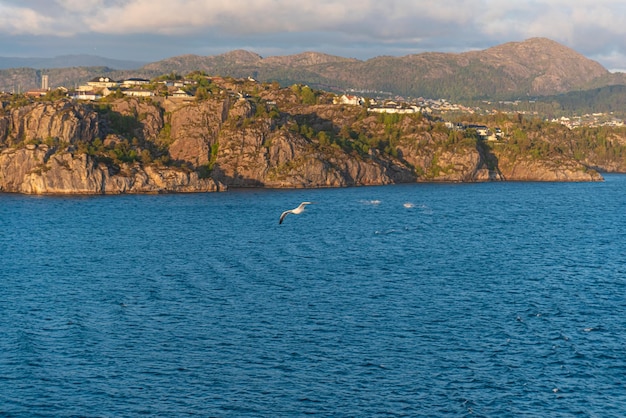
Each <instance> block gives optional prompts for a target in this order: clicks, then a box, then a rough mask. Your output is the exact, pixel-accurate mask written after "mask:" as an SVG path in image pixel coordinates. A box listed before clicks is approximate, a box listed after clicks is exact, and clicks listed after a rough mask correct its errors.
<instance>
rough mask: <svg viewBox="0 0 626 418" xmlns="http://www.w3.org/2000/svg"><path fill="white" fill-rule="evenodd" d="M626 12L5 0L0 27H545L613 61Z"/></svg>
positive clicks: (404, 44)
mask: <svg viewBox="0 0 626 418" xmlns="http://www.w3.org/2000/svg"><path fill="white" fill-rule="evenodd" d="M624 21H626V3H623V1H622V0H578V1H576V2H572V1H571V0H442V1H438V2H425V1H415V0H386V1H379V0H362V1H360V2H353V1H351V0H299V1H297V2H296V1H293V0H229V1H221V2H218V1H216V0H0V34H2V33H5V34H11V35H34V36H38V35H70V34H75V35H77V37H78V38H80V37H83V36H84V35H86V34H89V35H92V36H108V37H115V38H116V39H121V38H122V37H125V36H130V35H142V36H143V35H151V34H152V35H155V36H156V37H157V38H158V36H157V35H159V36H161V38H160V39H163V38H162V36H174V38H175V39H180V40H181V41H182V40H183V39H188V40H191V41H192V42H193V43H195V44H199V43H201V42H202V41H201V40H203V39H204V40H206V39H211V42H220V41H221V40H222V41H223V40H224V39H228V40H229V41H230V42H232V43H234V42H239V44H240V45H242V46H245V45H251V44H254V45H259V42H261V41H260V40H263V39H265V40H266V42H267V43H266V44H265V45H264V47H265V48H266V49H267V48H275V47H277V44H276V42H277V41H278V42H279V44H280V45H284V46H285V47H286V48H288V45H289V43H290V42H292V44H291V45H292V47H291V48H293V46H294V45H297V46H299V45H305V46H306V47H307V48H313V49H315V48H316V47H334V48H335V49H337V48H345V49H349V48H350V47H354V48H357V47H358V48H360V49H361V50H365V49H367V47H368V45H369V46H371V48H379V49H380V51H377V52H372V56H373V55H374V54H377V55H379V54H384V53H386V52H385V51H384V50H382V49H383V48H389V50H390V51H391V50H394V51H419V50H424V49H428V50H436V51H450V50H454V49H457V50H463V49H470V48H471V49H475V48H482V47H488V46H492V45H496V44H499V43H502V42H508V41H521V40H524V39H527V38H530V37H536V36H544V37H548V38H551V39H554V40H555V41H557V42H561V43H563V44H565V45H567V46H570V47H572V48H574V49H576V50H578V51H580V52H583V53H585V54H586V55H588V56H589V55H593V56H606V57H609V56H610V57H613V58H611V61H614V60H615V58H614V57H619V56H623V55H624V54H626V37H625V36H624V35H626V25H624V24H623V22H624ZM193 37H196V38H195V40H194V39H192V38H193ZM329 38H330V39H331V41H328V39H329ZM622 39H625V40H624V41H622ZM1 43H2V41H0V47H1ZM229 45H230V44H229ZM625 65H626V63H625Z"/></svg>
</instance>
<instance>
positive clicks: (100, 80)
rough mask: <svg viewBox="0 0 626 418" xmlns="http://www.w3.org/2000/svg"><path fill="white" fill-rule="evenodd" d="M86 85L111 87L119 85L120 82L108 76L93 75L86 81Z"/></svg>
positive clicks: (101, 87)
mask: <svg viewBox="0 0 626 418" xmlns="http://www.w3.org/2000/svg"><path fill="white" fill-rule="evenodd" d="M87 85H88V86H91V87H95V88H100V89H103V88H105V87H106V88H112V87H119V85H120V83H118V82H117V81H115V80H113V79H110V78H109V77H95V78H93V79H91V80H90V81H88V82H87Z"/></svg>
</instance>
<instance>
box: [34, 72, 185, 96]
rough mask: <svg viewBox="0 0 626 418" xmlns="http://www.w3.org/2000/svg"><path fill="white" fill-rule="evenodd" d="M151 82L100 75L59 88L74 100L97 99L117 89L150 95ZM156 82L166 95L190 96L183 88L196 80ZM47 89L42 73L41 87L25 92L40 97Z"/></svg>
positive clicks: (153, 92)
mask: <svg viewBox="0 0 626 418" xmlns="http://www.w3.org/2000/svg"><path fill="white" fill-rule="evenodd" d="M151 83H152V82H151V81H150V80H146V79H143V78H128V79H125V80H121V81H116V80H113V79H111V78H109V77H104V76H101V77H95V78H93V79H91V80H90V81H88V82H87V84H84V85H80V86H78V87H77V88H76V89H74V90H72V91H69V90H68V89H67V88H64V87H60V88H59V89H60V90H62V91H64V92H65V93H66V94H67V95H68V97H70V98H72V99H75V100H98V99H100V98H102V97H106V96H108V95H110V94H112V93H115V92H118V91H119V92H121V93H122V94H124V95H126V96H133V97H152V96H155V95H156V93H155V89H154V88H148V86H149V85H151ZM158 83H159V84H161V85H162V88H163V89H165V91H166V93H167V96H168V97H178V98H190V97H191V95H190V94H189V93H188V92H187V91H186V90H185V89H184V88H185V87H188V86H189V85H192V84H196V83H197V82H196V81H194V80H161V81H158ZM160 87H161V86H160ZM48 91H50V88H49V86H48V76H47V75H43V76H42V77H41V89H34V90H29V91H27V92H26V93H25V94H26V95H27V96H31V97H41V96H44V95H46V94H47V93H48Z"/></svg>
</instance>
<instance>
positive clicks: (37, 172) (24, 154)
mask: <svg viewBox="0 0 626 418" xmlns="http://www.w3.org/2000/svg"><path fill="white" fill-rule="evenodd" d="M225 189H226V187H225V186H224V185H221V184H219V183H218V182H216V181H215V180H213V179H200V178H199V177H198V174H197V173H195V172H188V171H184V170H180V169H174V168H166V167H156V166H146V167H144V166H141V165H139V164H128V165H126V166H123V167H121V170H120V171H119V172H118V173H112V172H111V168H110V167H108V166H107V165H106V164H104V163H98V162H97V161H96V160H95V159H94V158H93V157H90V156H88V155H86V154H74V153H72V152H69V151H56V150H54V149H51V148H49V147H48V146H46V145H40V146H35V145H31V146H28V147H27V148H23V149H18V150H15V149H9V150H5V151H3V152H2V153H0V191H3V192H17V193H26V194H119V193H175V192H214V191H219V190H225Z"/></svg>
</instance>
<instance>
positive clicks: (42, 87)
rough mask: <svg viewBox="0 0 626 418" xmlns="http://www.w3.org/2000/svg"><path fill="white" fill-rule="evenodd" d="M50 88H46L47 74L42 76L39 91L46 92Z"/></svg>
mask: <svg viewBox="0 0 626 418" xmlns="http://www.w3.org/2000/svg"><path fill="white" fill-rule="evenodd" d="M49 88H50V87H49V86H48V74H43V75H42V76H41V89H42V90H48V89H49Z"/></svg>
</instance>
